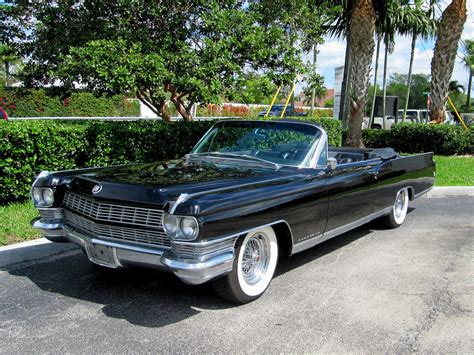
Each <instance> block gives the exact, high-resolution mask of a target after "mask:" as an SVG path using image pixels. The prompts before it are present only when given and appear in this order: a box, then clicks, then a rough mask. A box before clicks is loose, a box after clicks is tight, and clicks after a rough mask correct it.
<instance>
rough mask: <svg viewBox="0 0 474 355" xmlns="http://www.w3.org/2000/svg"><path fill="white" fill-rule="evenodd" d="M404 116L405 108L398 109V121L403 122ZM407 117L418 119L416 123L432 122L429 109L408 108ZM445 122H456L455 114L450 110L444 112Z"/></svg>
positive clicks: (413, 119)
mask: <svg viewBox="0 0 474 355" xmlns="http://www.w3.org/2000/svg"><path fill="white" fill-rule="evenodd" d="M402 118H403V110H398V121H399V122H401V121H402ZM406 119H410V120H411V121H412V122H413V121H416V123H429V122H430V117H429V115H428V110H415V109H410V110H407V117H406ZM444 124H456V121H455V120H454V118H453V115H452V114H451V112H449V111H448V110H446V111H445V112H444Z"/></svg>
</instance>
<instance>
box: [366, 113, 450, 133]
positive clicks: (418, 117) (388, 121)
mask: <svg viewBox="0 0 474 355" xmlns="http://www.w3.org/2000/svg"><path fill="white" fill-rule="evenodd" d="M444 115H445V118H444V124H448V125H451V124H457V121H455V120H454V118H453V115H452V114H451V112H449V111H445V114H444ZM402 119H403V110H402V109H400V110H398V112H397V117H396V118H395V117H394V116H385V129H392V126H393V125H394V124H396V123H402ZM369 121H370V120H369V117H364V121H363V122H362V129H367V128H369ZM405 123H429V115H428V111H427V110H418V109H416V110H415V109H411V110H407V116H406V118H405ZM371 128H375V129H382V128H384V122H383V118H382V117H374V121H373V122H372V126H371Z"/></svg>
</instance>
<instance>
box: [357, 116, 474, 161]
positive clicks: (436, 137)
mask: <svg viewBox="0 0 474 355" xmlns="http://www.w3.org/2000/svg"><path fill="white" fill-rule="evenodd" d="M472 136H473V135H472V131H471V132H469V131H466V130H465V129H464V128H462V127H460V126H451V125H430V124H409V123H404V124H398V125H395V126H393V127H392V129H391V130H389V131H384V130H374V129H367V130H364V131H363V139H364V145H365V146H366V147H371V148H379V147H392V148H393V149H395V150H396V151H398V152H401V153H423V152H434V153H435V154H439V155H452V154H461V153H466V152H468V151H469V150H470V149H471V150H472V146H473V143H474V139H473V138H472Z"/></svg>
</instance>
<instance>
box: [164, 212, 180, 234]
mask: <svg viewBox="0 0 474 355" xmlns="http://www.w3.org/2000/svg"><path fill="white" fill-rule="evenodd" d="M163 229H164V230H165V233H166V234H168V235H169V236H170V237H174V236H175V235H176V232H177V231H178V219H177V218H176V217H175V216H173V215H172V214H168V213H165V214H163Z"/></svg>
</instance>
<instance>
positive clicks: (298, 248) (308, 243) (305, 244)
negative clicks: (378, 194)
mask: <svg viewBox="0 0 474 355" xmlns="http://www.w3.org/2000/svg"><path fill="white" fill-rule="evenodd" d="M391 211H392V206H390V207H387V208H384V209H383V210H380V211H378V212H375V213H372V214H370V215H368V216H366V217H363V218H360V219H358V220H356V221H353V222H351V223H348V224H345V225H343V226H340V227H337V228H335V229H333V230H330V231H329V232H325V233H323V234H322V235H321V236H320V237H315V238H311V239H308V240H305V241H302V242H301V243H298V244H294V245H293V250H292V254H296V253H299V252H302V251H303V250H306V249H309V248H312V247H314V246H315V245H318V244H320V243H322V242H324V241H326V240H328V239H331V238H334V237H336V236H338V235H340V234H343V233H345V232H348V231H350V230H351V229H354V228H357V227H359V226H361V225H363V224H366V223H368V222H370V221H372V220H374V219H376V218H378V217H381V216H384V215H386V214H388V213H390V212H391Z"/></svg>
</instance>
